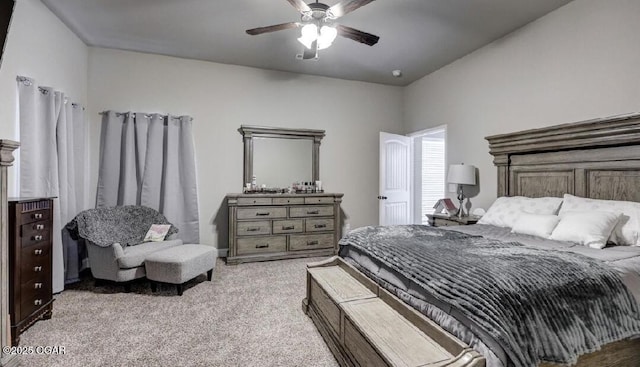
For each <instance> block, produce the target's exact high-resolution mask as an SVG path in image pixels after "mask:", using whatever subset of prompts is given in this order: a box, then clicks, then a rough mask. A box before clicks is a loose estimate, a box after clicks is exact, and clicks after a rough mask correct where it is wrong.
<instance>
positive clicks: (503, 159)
mask: <svg viewBox="0 0 640 367" xmlns="http://www.w3.org/2000/svg"><path fill="white" fill-rule="evenodd" d="M485 139H487V140H488V141H489V153H490V154H491V155H493V157H494V160H493V163H494V164H495V165H496V166H497V168H498V196H518V195H519V196H528V197H542V196H557V197H562V195H563V194H565V193H569V194H573V195H577V196H582V197H588V198H594V199H607V200H627V201H637V202H640V189H639V188H640V114H635V115H627V116H621V117H612V118H606V119H599V120H591V121H584V122H577V123H570V124H563V125H556V126H551V127H545V128H541V129H533V130H526V131H520V132H516V133H509V134H501V135H493V136H489V137H486V138H485Z"/></svg>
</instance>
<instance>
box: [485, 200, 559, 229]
mask: <svg viewBox="0 0 640 367" xmlns="http://www.w3.org/2000/svg"><path fill="white" fill-rule="evenodd" d="M560 204H562V199H561V198H552V197H545V198H527V197H524V196H503V197H499V198H498V199H496V201H494V202H493V204H492V205H491V207H490V208H489V210H487V213H486V214H485V215H483V216H482V218H480V220H479V221H478V223H479V224H490V225H493V226H498V227H510V228H513V225H514V224H515V222H516V219H518V215H519V214H520V213H522V212H527V213H531V214H556V213H558V208H559V207H560Z"/></svg>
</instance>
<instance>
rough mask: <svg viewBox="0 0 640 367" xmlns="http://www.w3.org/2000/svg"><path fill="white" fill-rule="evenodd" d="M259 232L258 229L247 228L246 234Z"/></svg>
mask: <svg viewBox="0 0 640 367" xmlns="http://www.w3.org/2000/svg"><path fill="white" fill-rule="evenodd" d="M259 230H260V227H251V228H247V232H258V231H259Z"/></svg>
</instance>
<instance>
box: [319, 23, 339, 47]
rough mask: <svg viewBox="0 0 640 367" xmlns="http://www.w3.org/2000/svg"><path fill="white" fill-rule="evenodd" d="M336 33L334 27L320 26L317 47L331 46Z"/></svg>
mask: <svg viewBox="0 0 640 367" xmlns="http://www.w3.org/2000/svg"><path fill="white" fill-rule="evenodd" d="M337 35H338V30H337V29H335V28H334V27H331V26H328V25H324V26H322V28H320V37H318V49H319V50H323V49H325V48H327V47H329V46H331V44H333V41H334V40H335V39H336V36H337Z"/></svg>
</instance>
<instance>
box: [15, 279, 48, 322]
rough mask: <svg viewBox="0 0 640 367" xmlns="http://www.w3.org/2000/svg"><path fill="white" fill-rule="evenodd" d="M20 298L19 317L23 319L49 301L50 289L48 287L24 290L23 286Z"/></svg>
mask: <svg viewBox="0 0 640 367" xmlns="http://www.w3.org/2000/svg"><path fill="white" fill-rule="evenodd" d="M20 298H21V299H20V317H21V318H22V319H24V318H26V317H27V316H29V315H31V313H33V312H34V311H35V310H37V309H39V308H40V307H42V306H44V305H45V304H46V303H47V302H49V301H50V300H51V289H50V288H49V287H43V288H40V289H34V288H26V285H25V287H24V288H23V290H22V293H21V295H20Z"/></svg>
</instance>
